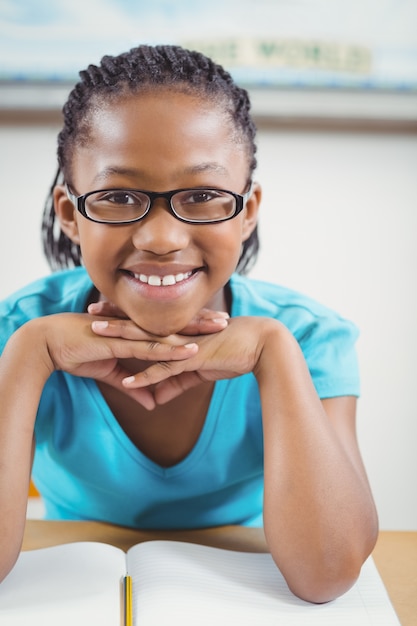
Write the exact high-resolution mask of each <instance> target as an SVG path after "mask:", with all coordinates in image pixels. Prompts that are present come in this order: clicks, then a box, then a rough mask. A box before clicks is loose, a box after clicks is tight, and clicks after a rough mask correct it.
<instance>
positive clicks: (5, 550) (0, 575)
mask: <svg viewBox="0 0 417 626" xmlns="http://www.w3.org/2000/svg"><path fill="white" fill-rule="evenodd" d="M20 548H21V544H20V543H19V544H18V545H16V544H14V543H13V542H9V543H7V542H6V541H5V540H3V538H2V540H1V542H0V584H1V583H2V582H3V581H4V580H5V578H7V576H8V575H9V574H10V572H11V571H12V569H13V567H14V566H15V564H16V561H17V559H18V557H19V554H20Z"/></svg>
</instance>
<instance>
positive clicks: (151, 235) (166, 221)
mask: <svg viewBox="0 0 417 626" xmlns="http://www.w3.org/2000/svg"><path fill="white" fill-rule="evenodd" d="M189 229H190V225H189V224H185V223H184V222H181V221H179V220H178V219H176V217H174V215H172V213H170V211H169V207H168V205H167V200H165V199H163V198H157V199H155V200H154V202H153V203H152V206H151V208H150V210H149V213H148V214H147V215H146V216H145V217H144V218H143V220H141V221H140V222H137V223H136V224H135V225H134V233H133V237H132V239H133V243H134V246H135V247H136V248H137V249H138V250H145V251H147V252H152V253H153V254H157V255H161V256H162V255H166V254H170V253H172V252H177V251H179V250H183V249H184V248H186V247H187V246H188V245H189V234H190V233H189Z"/></svg>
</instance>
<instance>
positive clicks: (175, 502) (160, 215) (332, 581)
mask: <svg viewBox="0 0 417 626" xmlns="http://www.w3.org/2000/svg"><path fill="white" fill-rule="evenodd" d="M80 77H81V79H80V82H79V83H78V84H76V86H75V87H74V89H73V91H72V92H71V93H70V95H69V98H68V101H67V103H66V105H65V107H64V110H63V112H64V126H63V129H62V131H61V132H60V134H59V138H58V162H59V169H58V174H57V176H56V179H55V181H54V185H53V187H52V190H51V197H50V201H49V202H48V204H47V207H46V212H45V217H44V229H45V248H46V252H47V254H48V257H49V260H50V262H51V266H52V267H53V269H55V270H60V271H56V272H55V273H53V274H52V275H51V276H48V277H46V278H44V279H41V280H39V281H37V282H35V283H34V284H31V285H29V286H28V287H26V288H25V289H23V290H21V291H19V292H18V293H16V294H14V295H12V296H11V297H9V298H8V299H7V300H5V301H4V302H3V303H2V304H1V307H0V316H1V326H0V328H1V330H0V346H1V349H2V351H3V353H2V357H1V359H0V396H1V408H0V416H1V417H0V459H1V461H0V507H1V511H2V515H1V521H0V576H1V578H3V577H4V576H6V575H7V573H8V572H9V571H10V569H11V568H12V567H13V564H14V562H15V560H16V558H17V556H18V553H19V550H20V545H21V541H22V535H23V530H24V525H25V515H26V504H27V493H28V485H29V480H30V476H31V473H32V461H33V459H34V463H33V476H34V480H35V483H36V485H37V487H38V489H39V491H40V492H41V494H42V496H43V498H44V502H45V506H46V513H47V517H48V518H58V519H72V520H77V519H78V520H79V519H94V520H100V521H105V522H109V523H114V524H121V525H125V526H129V527H137V528H155V529H157V528H171V529H173V528H196V527H210V526H219V525H224V524H241V525H248V526H262V525H263V526H264V529H265V534H266V539H267V542H268V546H269V548H270V551H271V553H272V555H273V558H274V559H275V561H276V563H277V565H278V567H279V568H280V569H281V571H282V573H283V575H284V576H285V578H286V580H287V582H288V585H289V586H290V588H291V590H292V591H293V592H294V593H295V594H297V595H299V596H300V597H302V598H304V599H306V600H309V601H312V602H324V601H328V600H330V599H332V598H335V597H336V596H338V595H340V594H342V593H343V592H345V591H346V590H347V589H348V588H349V587H350V586H351V585H352V584H353V582H354V581H355V579H356V578H357V576H358V573H359V571H360V568H361V565H362V563H363V561H364V560H365V559H366V557H367V556H368V555H369V553H370V552H371V550H372V548H373V546H374V543H375V539H376V534H377V519H376V513H375V508H374V504H373V499H372V496H371V492H370V488H369V484H368V480H367V477H366V473H365V470H364V467H363V463H362V460H361V456H360V453H359V449H358V445H357V441H356V435H355V405H356V396H357V395H358V371H357V363H356V356H355V349H354V343H355V340H356V336H357V331H356V329H355V327H354V326H353V325H352V324H351V323H350V322H348V321H346V320H344V319H342V318H341V317H340V316H338V315H337V314H335V313H334V312H332V311H330V310H328V309H327V308H325V307H324V306H321V305H320V304H318V303H316V302H314V301H312V300H311V299H309V298H307V297H305V296H303V295H301V294H299V293H296V292H294V291H291V290H289V289H286V288H284V287H280V286H275V285H271V284H266V283H263V282H258V281H254V280H251V279H249V278H247V277H244V276H243V274H244V272H245V270H247V269H248V267H249V266H250V264H251V263H253V262H254V260H255V256H256V252H257V248H258V239H257V226H256V225H257V219H258V211H259V207H260V201H261V187H260V185H259V183H258V182H256V180H254V178H253V174H254V169H255V166H256V159H255V151H256V147H255V127H254V124H253V121H252V119H251V116H250V103H249V99H248V94H247V93H246V91H245V90H243V89H241V88H239V87H238V86H237V85H236V84H234V82H233V80H232V78H231V77H230V75H229V74H228V73H227V72H226V71H225V70H224V69H223V68H222V67H220V66H218V65H216V64H215V63H213V62H212V61H211V60H210V59H209V58H206V57H204V56H203V55H201V54H200V53H198V52H191V51H188V50H185V49H182V48H181V47H176V46H156V47H151V46H139V47H137V48H135V49H133V50H131V51H129V52H127V53H125V54H121V55H119V56H116V57H110V56H106V57H104V58H103V59H102V61H101V64H100V65H99V66H94V65H90V66H89V67H88V68H87V70H85V71H83V72H81V73H80Z"/></svg>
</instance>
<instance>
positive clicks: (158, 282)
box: [133, 272, 192, 287]
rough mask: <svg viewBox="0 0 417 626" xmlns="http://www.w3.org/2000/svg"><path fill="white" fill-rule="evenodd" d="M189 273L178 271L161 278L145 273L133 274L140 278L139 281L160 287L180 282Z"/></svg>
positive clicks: (187, 276)
mask: <svg viewBox="0 0 417 626" xmlns="http://www.w3.org/2000/svg"><path fill="white" fill-rule="evenodd" d="M191 274H192V272H186V273H185V274H183V273H182V272H180V273H179V274H175V276H174V274H167V275H166V276H162V278H161V276H156V275H151V276H146V274H133V276H134V277H135V278H136V279H138V280H140V281H141V283H147V284H148V285H151V286H152V287H161V286H168V285H175V284H176V283H180V282H182V281H183V280H185V279H186V278H189V277H190V276H191Z"/></svg>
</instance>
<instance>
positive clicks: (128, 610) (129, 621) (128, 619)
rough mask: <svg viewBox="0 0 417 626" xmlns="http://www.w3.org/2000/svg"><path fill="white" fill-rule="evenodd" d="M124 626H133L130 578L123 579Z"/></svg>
mask: <svg viewBox="0 0 417 626" xmlns="http://www.w3.org/2000/svg"><path fill="white" fill-rule="evenodd" d="M124 607H125V611H124V614H125V626H133V610H132V609H133V607H132V577H131V576H125V577H124Z"/></svg>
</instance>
